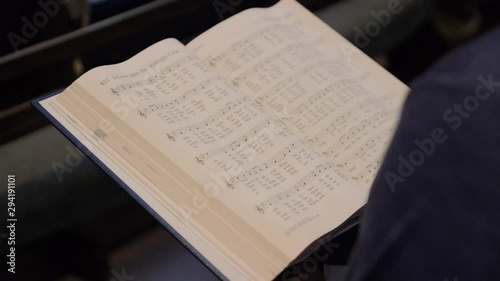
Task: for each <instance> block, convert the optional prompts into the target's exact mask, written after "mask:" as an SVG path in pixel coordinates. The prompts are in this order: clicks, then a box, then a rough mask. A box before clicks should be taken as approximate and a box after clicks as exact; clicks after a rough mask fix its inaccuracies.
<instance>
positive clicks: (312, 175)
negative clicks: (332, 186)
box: [255, 162, 336, 213]
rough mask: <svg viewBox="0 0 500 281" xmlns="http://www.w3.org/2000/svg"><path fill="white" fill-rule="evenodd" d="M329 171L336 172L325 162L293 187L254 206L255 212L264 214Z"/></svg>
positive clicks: (333, 167)
mask: <svg viewBox="0 0 500 281" xmlns="http://www.w3.org/2000/svg"><path fill="white" fill-rule="evenodd" d="M330 170H336V167H335V165H334V164H332V163H330V162H326V163H324V164H322V165H319V166H318V167H316V169H314V171H312V172H311V173H309V174H307V175H306V176H305V177H303V178H302V179H301V180H300V181H299V182H297V183H296V184H295V185H293V186H292V187H290V188H287V189H286V190H285V191H283V192H280V193H278V194H276V195H274V196H272V197H270V198H268V199H266V200H264V201H262V202H261V203H259V204H258V205H256V206H255V207H256V209H257V211H259V212H260V213H265V211H266V209H267V208H269V207H270V206H272V205H276V204H277V203H278V202H279V201H281V200H283V199H287V198H290V197H292V196H293V195H294V194H296V193H297V192H299V191H300V190H302V189H304V188H305V187H307V185H308V184H309V183H310V182H311V181H313V180H314V179H316V178H317V177H318V176H320V175H321V174H322V173H324V172H326V171H330Z"/></svg>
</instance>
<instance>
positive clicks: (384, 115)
mask: <svg viewBox="0 0 500 281" xmlns="http://www.w3.org/2000/svg"><path fill="white" fill-rule="evenodd" d="M187 46H188V48H190V49H191V50H193V51H194V52H195V53H196V54H197V55H198V56H199V57H200V58H202V59H203V60H205V61H206V62H208V63H209V64H210V65H211V66H212V67H213V68H214V69H215V70H216V71H217V72H218V73H220V74H221V75H222V76H224V77H226V78H227V79H228V80H231V81H233V83H234V84H235V85H238V86H239V88H240V89H242V91H243V92H244V93H245V94H247V95H249V96H251V97H253V98H254V99H256V100H257V101H258V102H259V103H261V104H262V105H264V107H265V108H266V109H268V110H269V111H272V112H274V113H275V115H276V116H277V117H279V118H280V119H281V120H283V121H284V122H285V123H286V124H287V126H288V127H289V128H290V129H291V130H292V131H294V132H295V133H297V135H299V136H300V137H301V138H302V140H304V141H305V142H306V143H308V144H309V145H311V147H313V148H314V149H315V151H317V152H318V153H320V154H322V155H323V156H325V157H326V158H327V159H329V160H330V161H331V162H332V163H334V164H335V165H336V166H337V167H339V168H340V169H342V171H343V172H345V173H346V174H348V175H349V176H350V177H351V178H352V179H354V180H355V181H357V182H359V183H361V184H362V185H363V186H365V187H366V188H368V187H369V186H370V184H371V182H372V180H373V177H374V175H375V173H376V171H377V169H378V167H379V165H380V162H381V158H382V157H383V155H384V153H385V150H386V147H387V145H388V142H389V141H390V138H391V137H392V133H393V129H394V127H395V125H396V123H397V120H398V116H399V113H400V108H401V105H402V103H403V100H404V99H405V97H406V93H407V91H408V89H407V87H406V86H405V85H404V84H403V83H401V82H400V81H398V80H397V79H396V78H394V77H393V76H392V75H390V74H389V73H387V72H386V71H385V70H384V69H383V68H382V67H380V66H379V65H377V64H376V63H375V62H374V61H372V60H371V59H370V58H369V57H367V56H366V55H364V54H362V53H361V51H359V50H358V49H356V48H355V47H354V46H352V45H351V44H350V43H349V42H347V41H346V40H345V39H344V38H343V37H341V36H340V35H339V34H337V33H336V32H335V31H333V30H332V29H331V28H330V27H329V26H327V25H326V24H324V23H323V22H321V20H319V19H318V18H316V17H315V16H314V15H313V14H311V13H310V12H309V11H307V10H306V9H305V8H304V7H302V6H301V5H300V4H298V3H297V2H295V1H293V0H284V1H281V2H280V3H278V4H277V5H275V6H274V7H271V8H269V9H251V10H247V11H245V12H243V13H242V14H240V15H238V16H236V17H233V18H230V19H228V20H227V21H226V22H223V23H222V24H219V25H218V26H216V27H215V28H213V29H211V30H209V31H208V32H206V33H204V34H202V35H201V36H199V37H198V38H196V39H194V40H193V41H192V42H191V43H189V44H188V45H187ZM270 200H274V199H270Z"/></svg>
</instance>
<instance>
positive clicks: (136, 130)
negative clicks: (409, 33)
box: [36, 0, 408, 280]
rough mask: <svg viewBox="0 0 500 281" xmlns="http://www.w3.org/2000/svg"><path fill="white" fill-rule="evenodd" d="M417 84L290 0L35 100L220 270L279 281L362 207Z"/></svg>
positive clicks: (167, 43) (166, 43)
mask: <svg viewBox="0 0 500 281" xmlns="http://www.w3.org/2000/svg"><path fill="white" fill-rule="evenodd" d="M407 92H408V88H407V87H406V86H405V85H404V84H403V83H401V82H400V81H398V80H397V79H396V78H394V77H393V76H391V75H390V74H389V73H388V72H386V71H385V70H384V69H383V68H382V67H380V66H379V65H377V64H376V63H375V62H374V61H372V60H371V59H370V58H369V57H367V56H366V55H364V54H363V53H361V52H360V51H359V50H357V49H356V48H355V47H354V46H352V45H351V44H350V43H349V42H347V41H346V40H345V39H344V38H342V37H341V36H340V35H339V34H337V33H336V32H335V31H333V30H332V29H331V28H330V27H328V26H327V25H326V24H324V23H323V22H321V21H320V20H319V19H318V18H317V17H315V16H314V15H313V14H311V13H310V12H309V11H308V10H306V9H305V8H304V7H302V6H301V5H300V4H298V3H297V2H295V1H292V0H285V1H281V2H279V3H278V4H276V5H275V6H273V7H270V8H254V9H249V10H246V11H244V12H241V13H240V14H238V15H236V16H233V17H231V18H229V19H228V20H225V21H224V22H222V23H220V24H218V25H216V26H215V27H213V28H211V29H210V30H208V31H207V32H205V33H203V34H201V35H200V36H198V37H197V38H195V39H194V40H192V41H191V42H190V43H189V44H187V45H183V44H181V43H180V42H179V41H177V40H175V39H166V40H163V41H160V42H158V43H156V44H154V45H152V46H150V47H149V48H147V49H145V50H144V51H142V52H141V53H139V54H137V55H136V56H134V57H132V58H131V59H129V60H127V61H125V62H123V63H120V64H116V65H108V66H102V67H98V68H95V69H92V70H91V71H88V72H87V73H86V74H84V75H83V76H82V77H80V78H79V79H78V80H76V81H75V82H74V83H73V84H72V85H71V86H69V87H68V88H67V89H66V90H64V91H63V92H62V93H60V94H56V95H53V96H51V97H48V98H45V99H43V100H41V101H39V102H37V104H36V105H37V107H38V108H40V110H42V112H44V113H45V114H46V115H47V116H49V117H50V119H51V120H52V121H53V122H54V124H56V125H57V126H58V127H59V128H60V129H61V130H62V131H63V132H64V133H65V134H66V135H67V136H68V137H69V138H70V139H71V140H73V141H74V142H75V143H77V144H79V145H80V147H82V149H84V150H86V152H87V153H88V155H89V156H90V157H91V158H92V159H93V160H94V161H96V163H97V164H99V165H100V166H101V167H103V168H104V169H105V170H106V171H107V172H108V173H109V174H110V175H111V176H113V177H114V178H115V180H117V181H118V182H119V183H120V184H122V186H124V187H125V188H126V189H127V190H129V191H130V192H131V194H133V195H134V196H135V197H136V198H137V200H138V201H140V202H141V203H143V204H144V205H145V207H146V208H147V209H148V210H150V211H151V212H152V213H153V214H154V215H155V216H156V217H157V218H158V219H159V220H160V221H162V222H163V223H164V225H165V226H166V227H168V228H169V230H170V231H172V232H173V233H174V234H175V235H176V236H177V237H178V238H179V239H180V240H181V241H182V242H183V243H185V244H186V245H187V246H188V247H189V248H190V249H191V250H192V251H193V252H194V253H195V254H196V255H197V256H199V257H200V258H201V259H202V260H203V261H204V262H205V263H206V264H207V265H208V266H209V267H210V268H211V269H213V270H214V271H215V272H217V274H218V275H219V276H220V277H222V278H226V279H231V280H271V279H273V278H275V277H276V276H277V275H278V274H279V273H280V272H281V271H283V269H285V268H286V267H287V266H289V265H290V264H291V263H293V262H294V261H297V260H298V259H300V257H303V256H304V255H305V254H307V253H308V252H310V251H311V249H313V248H314V247H313V246H312V245H315V244H318V238H320V237H323V236H324V235H325V234H327V233H334V234H335V233H339V232H341V231H342V229H343V228H345V227H348V226H346V224H345V222H346V221H348V219H349V218H350V217H352V215H353V214H354V213H355V212H356V211H357V210H358V209H360V208H361V207H362V206H363V205H364V203H365V201H366V199H367V195H368V192H369V188H370V184H371V183H372V181H373V179H374V176H375V174H376V172H377V169H378V167H379V165H380V162H381V159H382V158H383V156H384V153H385V150H386V148H387V146H388V142H389V141H390V139H391V136H392V133H393V129H394V128H395V125H396V123H397V121H398V116H399V114H400V110H401V106H402V103H403V101H404V99H405V97H406V93H407Z"/></svg>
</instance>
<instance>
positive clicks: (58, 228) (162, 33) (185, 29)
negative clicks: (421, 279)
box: [0, 0, 500, 281]
mask: <svg viewBox="0 0 500 281" xmlns="http://www.w3.org/2000/svg"><path fill="white" fill-rule="evenodd" d="M391 1H398V0H301V1H299V2H301V3H302V4H303V5H304V6H305V7H307V8H308V9H309V10H311V11H312V12H314V13H315V14H316V15H318V16H319V17H320V18H321V19H323V20H324V21H325V22H326V23H327V24H329V25H330V26H331V27H332V28H334V29H335V30H336V31H337V32H339V33H341V34H342V35H343V36H345V37H346V38H347V39H348V40H350V41H351V42H353V43H354V44H356V45H357V46H358V47H359V48H360V49H361V50H362V51H364V52H365V53H367V54H368V55H370V56H371V57H373V58H374V59H375V60H376V61H377V62H378V63H380V64H381V65H382V66H384V67H385V68H387V69H388V70H389V71H390V72H391V73H393V74H394V75H395V76H396V77H398V78H399V79H400V80H402V81H403V82H405V83H409V82H410V81H411V80H412V79H414V78H415V77H417V76H418V75H419V74H421V73H422V72H424V71H425V70H426V69H427V68H428V67H429V66H430V65H432V64H433V63H435V62H436V60H438V59H439V58H440V57H442V56H443V55H445V54H446V53H448V52H449V51H451V50H453V49H454V48H457V47H459V46H460V45H462V44H465V43H467V42H468V41H470V40H473V39H474V38H476V37H477V36H480V35H481V34H482V33H484V32H486V31H488V30H489V29H491V28H493V27H494V26H496V25H497V24H498V23H499V22H500V16H499V15H500V3H499V1H495V0H455V1H451V0H435V1H431V0H399V1H398V2H400V3H401V5H402V6H403V7H404V9H403V11H402V12H401V13H400V14H397V15H392V19H391V21H390V22H389V23H388V24H387V25H386V26H383V24H382V23H381V22H380V20H379V19H377V17H376V16H374V12H375V13H376V12H378V11H381V10H384V9H387V6H388V3H389V2H391ZM276 2H277V1H268V0H253V1H249V0H182V1H181V0H178V1H175V0H16V1H8V2H4V3H2V4H1V5H2V8H1V10H0V23H1V24H0V94H1V97H0V99H1V103H0V126H1V130H0V159H1V165H0V171H1V177H2V178H5V179H2V180H3V181H4V182H6V181H7V179H6V177H7V174H9V173H14V174H16V180H17V186H16V196H17V197H16V202H18V204H17V206H16V213H17V217H18V218H19V223H18V225H17V229H16V234H17V237H16V246H17V253H16V256H17V260H16V264H17V266H18V268H17V269H18V270H17V273H16V278H18V280H28V281H30V280H61V281H69V280H97V281H99V280H217V278H216V277H215V276H214V275H213V274H212V273H211V272H210V271H209V270H208V269H206V268H205V267H204V266H203V265H202V264H201V263H200V262H199V261H198V260H196V258H194V257H193V256H192V255H191V254H190V253H189V252H188V251H186V250H185V249H184V248H183V247H182V246H181V245H180V243H178V242H177V241H176V240H175V239H174V238H172V237H171V236H170V235H169V234H168V232H166V231H165V230H163V228H161V226H160V225H159V224H158V223H157V222H156V221H155V220H154V219H153V218H152V217H151V216H150V215H149V214H148V213H147V212H146V211H145V210H144V209H143V208H142V207H140V206H139V205H138V204H137V203H136V202H135V201H133V200H132V198H131V197H130V196H129V195H128V194H126V193H125V192H124V191H122V190H121V188H120V187H119V186H118V185H117V184H116V183H115V182H113V181H112V180H111V179H110V178H109V177H108V176H107V175H105V174H104V173H103V172H102V171H101V170H99V168H98V167H97V166H95V165H94V164H93V163H92V162H90V161H89V160H88V159H87V158H86V157H85V156H84V155H82V153H81V152H80V151H79V150H78V149H77V148H76V147H75V146H73V145H72V144H71V143H70V142H69V141H67V140H66V139H65V138H64V137H63V136H62V135H61V134H60V133H59V132H57V131H56V130H55V129H54V128H53V127H52V126H50V125H49V123H48V122H47V121H46V120H45V119H44V118H43V117H42V116H41V114H39V113H38V112H37V111H36V110H35V109H33V108H32V107H31V105H30V101H32V100H33V99H35V98H37V97H41V96H44V95H47V94H49V93H52V92H54V91H58V90H61V89H64V88H65V87H66V86H68V85H69V84H70V83H71V82H72V81H73V80H75V79H76V78H77V77H78V76H79V75H81V74H82V73H84V72H85V71H87V70H89V69H91V68H93V67H96V66H99V65H103V64H112V63H117V62H121V61H124V60H126V59H128V58H129V57H131V56H133V55H134V54H136V53H138V52H139V51H141V50H142V49H144V48H146V47H148V46H149V45H151V44H153V43H155V42H157V41H159V40H161V39H164V38H168V37H175V38H177V39H179V40H180V41H182V42H183V43H187V42H189V41H190V40H191V39H192V38H194V37H195V36H196V35H198V34H200V33H201V32H203V31H205V30H207V29H208V28H210V27H211V26H213V25H215V24H217V23H218V22H220V21H222V20H224V19H226V18H228V17H230V16H232V15H234V14H237V13H238V12H240V11H242V10H245V9H247V8H250V7H266V6H270V5H272V4H274V3H276ZM372 21H378V22H379V24H381V26H383V27H382V28H381V29H380V32H379V33H377V34H376V35H375V36H371V35H369V36H367V35H366V34H367V31H366V28H367V27H368V26H369V24H370V22H372ZM61 165H64V166H65V167H66V168H67V171H66V172H65V173H64V174H62V175H61V174H58V173H56V172H55V171H56V170H57V168H58V167H59V168H60V167H61ZM0 201H1V204H2V206H6V204H7V203H6V202H7V187H6V186H5V185H2V188H0ZM4 204H5V205H4ZM1 214H2V216H1V217H0V220H2V221H5V219H6V215H7V214H6V213H5V211H2V212H1ZM6 232H7V231H6V230H5V229H0V248H1V249H2V253H1V255H2V256H4V255H6V252H5V250H6V247H5V245H6V237H7V236H6ZM350 235H355V234H350ZM348 240H349V239H348ZM351 240H353V239H351ZM351 240H349V241H351ZM351 244H352V243H351ZM349 249H350V248H349V247H348V248H347V249H346V250H345V252H346V254H345V258H342V259H339V260H338V261H336V264H337V266H335V267H331V268H329V269H328V270H327V272H328V273H327V280H332V281H333V280H342V278H343V273H344V272H345V266H344V265H345V260H346V259H347V256H348V253H349ZM4 272H5V271H2V274H3V273H4ZM2 280H6V279H3V278H2Z"/></svg>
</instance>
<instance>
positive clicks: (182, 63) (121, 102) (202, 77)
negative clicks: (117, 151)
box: [78, 39, 364, 258]
mask: <svg viewBox="0 0 500 281" xmlns="http://www.w3.org/2000/svg"><path fill="white" fill-rule="evenodd" d="M78 84H80V85H81V86H83V87H85V88H86V90H87V91H88V92H89V93H91V94H92V95H93V96H94V97H95V98H96V99H98V100H99V101H100V102H101V103H102V104H104V105H105V106H106V107H107V108H110V109H111V110H112V111H113V112H114V113H115V114H116V115H117V116H118V117H119V118H121V119H122V120H123V121H124V122H125V123H126V124H128V125H129V126H130V127H131V128H133V129H134V130H135V131H136V132H138V133H139V134H141V135H143V136H145V137H146V139H148V140H149V141H150V142H151V143H152V144H153V145H154V146H155V147H157V148H158V149H159V150H160V151H161V153H163V154H164V155H165V156H167V157H168V158H169V159H173V160H175V161H176V163H177V165H178V166H179V167H180V168H181V169H183V170H184V171H186V172H187V173H189V174H190V175H191V176H192V177H193V178H194V179H195V180H196V181H197V182H199V183H200V184H201V185H202V186H203V187H204V191H205V192H204V194H196V195H195V198H193V199H194V200H193V206H189V207H190V209H198V211H201V212H203V208H202V207H203V206H201V208H199V207H200V206H199V205H203V202H204V200H208V201H209V200H220V201H221V202H223V203H224V204H225V205H226V206H228V207H229V208H230V209H232V210H234V212H235V213H236V214H237V215H239V216H240V217H241V218H243V219H244V220H245V221H246V222H247V223H248V224H249V225H251V226H252V228H254V229H255V230H256V231H258V232H259V233H260V234H261V235H262V236H263V237H266V238H267V239H268V240H269V241H270V242H271V243H272V244H273V245H276V246H277V247H278V248H279V249H280V250H282V251H283V252H284V253H285V254H286V255H287V256H288V257H290V258H294V257H295V256H296V255H297V254H299V253H300V251H302V250H303V249H304V248H305V247H306V246H307V245H308V244H309V243H310V242H312V241H313V239H315V238H316V237H318V236H319V235H321V234H323V233H324V232H326V231H328V230H331V229H332V228H334V227H335V226H337V225H338V224H340V223H341V222H342V221H343V220H344V219H345V218H347V217H348V216H349V215H350V214H351V213H352V212H353V211H354V210H353V207H352V206H350V204H348V203H347V202H356V203H357V204H356V205H359V204H361V202H362V200H363V198H364V193H363V191H362V190H361V189H360V188H358V187H357V186H355V185H352V184H350V182H349V180H348V178H347V176H346V175H344V174H343V173H342V172H341V171H340V170H338V169H337V168H336V167H335V166H333V165H331V163H329V162H328V161H327V160H326V159H325V158H324V157H323V156H322V155H320V154H318V153H316V152H315V151H314V150H312V149H311V148H310V147H309V146H308V145H306V144H304V143H303V142H302V141H301V140H300V139H299V138H297V137H296V136H295V135H293V133H292V132H290V130H289V129H288V128H287V127H286V126H284V125H283V123H281V122H280V121H277V120H276V119H275V118H274V116H273V115H271V114H269V113H266V112H265V111H264V110H263V108H262V107H261V106H260V105H259V104H258V103H256V102H255V101H254V100H253V99H251V98H249V97H247V96H245V95H243V94H242V93H241V92H240V91H239V90H238V89H237V88H236V87H235V86H233V85H232V84H231V83H229V82H227V81H226V80H224V79H221V77H220V76H218V75H217V74H216V73H214V72H213V71H211V69H210V67H209V66H208V65H207V64H206V63H204V62H202V61H200V60H198V59H197V58H196V57H195V56H194V55H193V54H192V53H191V52H190V51H189V50H188V49H187V48H185V47H184V46H183V45H181V44H180V43H179V42H178V41H176V40H173V39H168V40H164V41H161V42H159V43H157V44H155V45H153V46H151V47H150V48H148V49H147V50H146V51H144V52H143V53H141V54H139V55H137V56H136V57H134V58H132V59H130V60H129V61H127V62H125V63H122V64H120V66H119V67H117V66H109V67H100V68H97V69H95V70H93V71H92V72H90V73H88V74H86V75H84V76H83V77H82V78H80V79H79V80H78ZM186 188H189V187H186ZM331 194H336V195H335V196H333V198H335V200H336V204H338V205H339V216H338V218H335V219H333V220H332V219H331V217H330V218H329V219H328V220H327V216H330V214H326V215H325V214H320V213H319V212H318V211H317V209H316V208H315V205H321V204H324V202H325V201H324V199H325V198H328V197H332V195H331ZM167 196H168V194H167ZM186 211H190V210H186ZM327 221H328V224H325V222H327Z"/></svg>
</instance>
